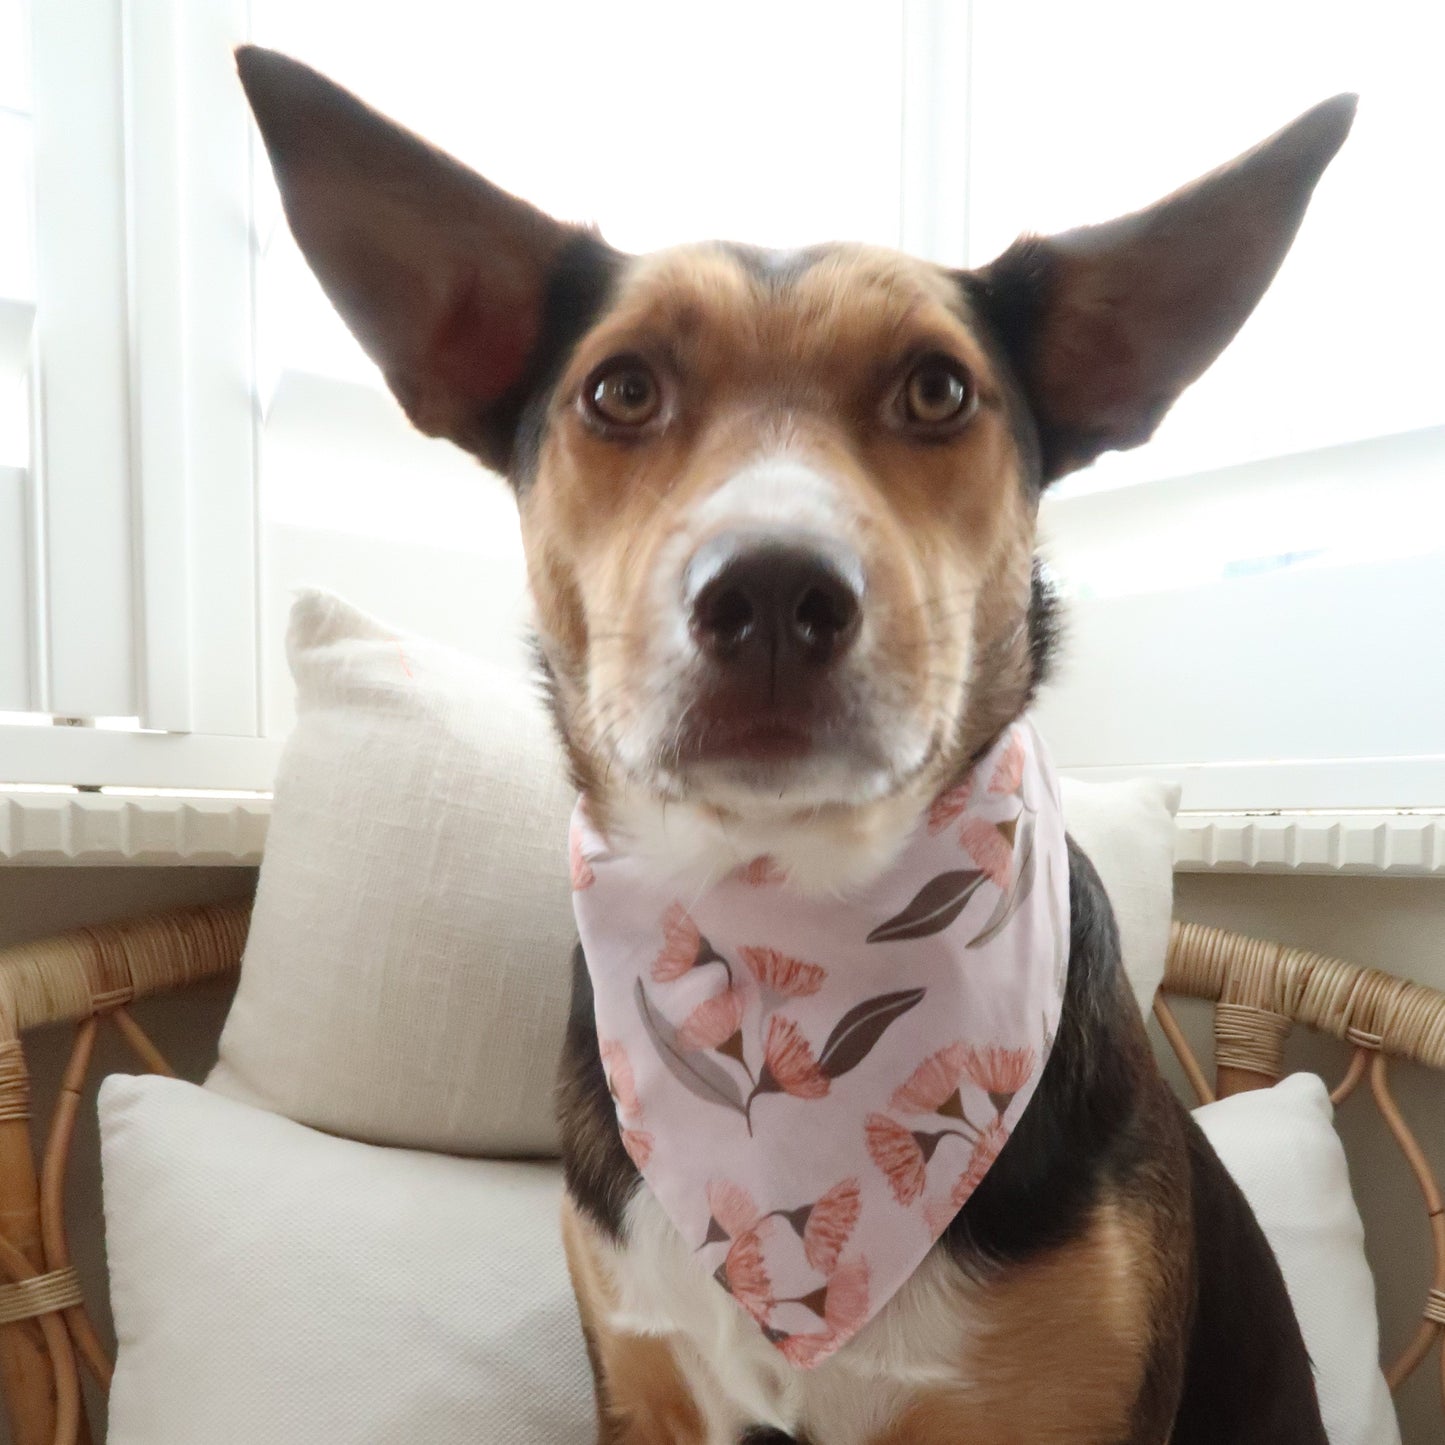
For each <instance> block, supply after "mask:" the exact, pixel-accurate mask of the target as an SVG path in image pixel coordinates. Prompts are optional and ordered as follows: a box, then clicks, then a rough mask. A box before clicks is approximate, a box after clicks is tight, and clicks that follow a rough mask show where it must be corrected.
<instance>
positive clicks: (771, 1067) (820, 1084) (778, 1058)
mask: <svg viewBox="0 0 1445 1445" xmlns="http://www.w3.org/2000/svg"><path fill="white" fill-rule="evenodd" d="M763 1071H764V1072H763V1078H762V1079H759V1081H758V1083H759V1091H760V1092H762V1093H767V1092H771V1091H770V1090H767V1089H763V1088H762V1087H761V1086H762V1084H763V1082H764V1080H768V1079H770V1080H771V1081H772V1083H773V1084H774V1085H776V1088H777V1089H781V1090H782V1091H783V1093H785V1094H791V1095H792V1096H793V1097H794V1098H795V1099H821V1098H822V1097H823V1096H824V1095H825V1094H826V1093H827V1092H828V1076H827V1075H826V1074H824V1073H823V1071H822V1069H821V1068H820V1067H819V1065H818V1061H817V1059H816V1058H814V1057H813V1050H812V1046H811V1045H810V1044H809V1043H808V1041H807V1039H805V1038H804V1037H803V1035H802V1032H801V1031H800V1030H799V1028H798V1026H797V1024H795V1023H794V1022H793V1021H792V1019H785V1018H783V1017H781V1016H780V1015H778V1014H774V1015H773V1017H772V1018H770V1019H769V1020H768V1036H767V1039H766V1041H765V1042H764V1045H763Z"/></svg>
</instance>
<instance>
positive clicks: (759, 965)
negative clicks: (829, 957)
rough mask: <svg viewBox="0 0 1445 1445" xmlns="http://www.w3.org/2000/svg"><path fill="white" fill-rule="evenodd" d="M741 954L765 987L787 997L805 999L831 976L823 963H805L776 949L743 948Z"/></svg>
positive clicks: (749, 970) (751, 971) (750, 970)
mask: <svg viewBox="0 0 1445 1445" xmlns="http://www.w3.org/2000/svg"><path fill="white" fill-rule="evenodd" d="M738 953H739V954H740V955H741V957H742V960H743V962H744V963H745V964H747V966H748V972H749V973H751V974H752V976H753V977H754V978H755V979H757V981H758V982H759V983H760V984H762V986H763V987H764V988H770V989H772V991H773V992H774V993H779V994H782V995H783V997H784V998H806V997H807V996H808V995H809V994H814V993H817V992H818V990H819V989H820V988H822V986H823V980H824V979H825V978H826V977H827V976H828V975H827V970H826V969H824V968H823V967H822V966H821V965H819V964H816V963H804V962H803V961H802V959H799V958H792V957H790V956H789V955H788V954H786V953H779V952H778V950H777V949H776V948H740V949H738Z"/></svg>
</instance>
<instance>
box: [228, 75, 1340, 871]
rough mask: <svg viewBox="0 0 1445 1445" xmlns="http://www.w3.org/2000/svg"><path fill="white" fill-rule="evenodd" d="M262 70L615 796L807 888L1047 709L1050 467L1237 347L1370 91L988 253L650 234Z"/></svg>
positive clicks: (321, 225) (878, 840)
mask: <svg viewBox="0 0 1445 1445" xmlns="http://www.w3.org/2000/svg"><path fill="white" fill-rule="evenodd" d="M239 60H240V69H241V77H242V80H243V83H244V84H245V87H246V92H247V95H248V96H249V98H250V101H251V104H252V107H253V109H254V111H255V113H256V117H257V119H258V121H259V123H260V127H261V132H262V135H263V137H264V139H265V142H266V146H267V149H268V151H269V153H270V156H271V160H272V164H273V166H274V168H275V172H276V176H277V180H278V182H279V185H280V188H281V194H282V197H283V200H284V202H285V207H286V214H287V216H288V218H289V220H290V223H291V227H292V229H293V231H294V232H295V235H296V238H297V240H298V242H299V243H300V245H301V248H302V250H303V251H304V253H305V254H306V256H307V259H308V260H309V261H310V263H311V265H312V267H313V268H314V269H315V271H316V273H317V275H318V277H319V278H320V280H321V283H322V285H323V286H324V287H325V289H326V291H327V293H328V295H329V296H330V297H331V299H332V301H333V302H334V303H335V305H336V306H337V308H338V310H339V311H340V312H341V315H342V316H343V318H344V319H345V320H346V321H347V323H348V325H349V326H350V327H351V329H352V331H353V332H354V333H355V334H356V336H357V338H358V339H359V340H360V341H361V343H362V345H363V346H364V347H365V348H366V350H367V351H368V352H369V353H370V355H371V356H372V357H373V359H374V360H375V361H376V362H377V363H378V365H379V366H380V367H381V369H382V371H383V373H384V374H385V376H386V379H387V381H388V383H389V384H390V386H391V388H392V390H393V391H394V392H395V394H396V396H397V398H398V399H399V400H400V402H401V404H402V406H403V407H404V408H405V409H406V411H407V413H408V415H409V416H410V417H411V419H412V421H413V422H414V423H415V424H416V425H417V426H418V427H419V428H420V429H421V430H422V431H424V432H427V433H429V434H432V435H436V436H445V437H448V438H450V439H451V440H453V441H454V442H456V443H457V444H458V445H459V446H462V447H464V448H465V449H467V450H468V451H470V452H472V453H474V454H475V455H476V456H477V457H479V458H480V459H481V460H482V461H483V462H485V463H486V464H487V465H488V466H491V467H493V468H495V469H497V470H499V471H501V472H504V473H505V474H506V475H507V476H508V477H509V478H510V480H511V482H512V485H513V487H514V488H515V490H516V494H517V499H518V503H519V506H520V509H521V516H522V530H523V537H524V541H525V545H526V552H527V565H528V571H529V575H530V579H531V585H532V591H533V594H534V598H535V602H536V614H537V628H538V639H539V646H540V652H541V656H542V659H543V663H544V666H545V669H546V671H547V674H548V677H549V679H550V683H551V687H552V693H553V697H554V703H555V711H556V716H557V719H558V723H559V726H560V729H561V732H562V735H563V739H564V741H565V743H566V746H567V748H568V751H569V754H570V757H571V760H572V764H573V768H574V771H575V773H576V775H577V779H578V782H579V783H580V784H581V785H582V786H583V787H585V788H586V790H587V791H588V792H589V794H590V795H591V799H592V805H593V808H594V810H595V811H596V813H597V816H598V820H599V821H600V822H602V823H603V825H604V826H606V825H608V824H609V823H616V822H622V823H624V824H625V825H626V826H627V827H628V828H629V829H630V830H631V831H632V832H633V833H634V834H635V835H636V836H637V839H638V841H639V844H640V846H651V847H653V848H654V849H656V850H657V851H658V852H659V853H661V854H663V855H664V856H666V857H667V858H668V859H669V860H670V861H671V862H672V863H673V864H675V865H676V866H678V867H679V868H686V867H689V866H691V865H694V864H701V865H706V866H708V867H715V866H717V865H718V864H719V863H724V862H733V861H738V860H745V859H747V858H751V857H753V856H756V855H757V854H759V853H764V852H767V853H771V854H773V855H774V856H775V857H777V858H779V859H780V860H781V861H782V862H783V863H784V865H785V866H786V867H788V868H789V869H790V871H792V872H793V874H794V875H795V876H796V877H798V878H799V879H801V880H802V881H804V882H808V881H812V882H815V883H819V884H821V883H824V882H827V883H835V884H836V883H840V882H846V881H849V879H850V878H853V877H858V876H862V875H863V874H865V873H866V872H868V871H869V870H871V869H873V868H876V867H877V866H878V865H879V864H880V863H881V862H882V861H884V860H885V859H886V858H887V856H888V855H889V853H890V852H891V850H892V848H893V846H894V845H896V843H897V842H899V841H900V840H901V839H902V837H903V836H905V835H906V833H907V832H908V830H909V829H910V828H911V827H912V826H913V824H914V823H915V821H916V820H917V818H918V816H919V813H920V811H921V810H922V808H923V807H925V806H926V804H927V802H928V801H929V800H930V799H931V798H932V797H933V796H935V795H936V794H937V793H938V792H939V791H940V790H941V789H942V788H944V787H945V786H947V785H948V784H949V783H950V781H952V780H953V779H954V778H956V777H957V775H958V774H959V773H960V771H961V770H963V769H964V768H965V767H966V766H967V765H968V763H969V761H970V759H972V758H973V757H974V756H975V755H976V754H977V753H978V752H979V751H980V750H982V749H983V748H985V747H986V746H987V745H988V744H989V742H990V741H991V740H992V739H993V738H994V737H995V736H996V735H997V734H998V732H999V730H1000V729H1001V728H1002V727H1003V726H1004V725H1005V724H1007V723H1008V722H1009V721H1010V720H1012V719H1013V718H1014V717H1015V716H1017V715H1018V713H1019V712H1020V711H1021V710H1022V709H1023V708H1024V707H1025V706H1026V705H1027V702H1028V700H1029V698H1030V697H1031V696H1032V693H1033V690H1034V688H1035V687H1036V685H1037V683H1038V681H1039V677H1040V671H1041V667H1042V665H1043V660H1044V656H1045V654H1046V651H1047V646H1046V643H1047V634H1048V626H1049V624H1048V617H1047V605H1046V599H1045V598H1044V597H1043V594H1042V591H1041V588H1040V585H1039V583H1038V581H1037V579H1036V578H1035V576H1034V568H1033V560H1032V559H1033V539H1034V519H1035V514H1036V510H1037V506H1038V501H1039V496H1040V494H1041V492H1042V490H1043V488H1044V487H1046V486H1047V485H1048V483H1050V482H1051V481H1053V480H1054V479H1055V478H1057V477H1059V476H1062V475H1063V474H1064V473H1066V472H1069V471H1071V470H1073V469H1074V468H1076V467H1080V466H1084V465H1087V464H1088V463H1089V462H1091V461H1092V460H1093V459H1094V458H1095V457H1096V456H1098V455H1099V454H1100V453H1101V452H1104V451H1107V450H1110V449H1113V448H1121V447H1132V446H1137V445H1138V444H1139V443H1141V442H1143V441H1145V440H1147V438H1148V437H1149V436H1150V434H1151V433H1152V432H1153V430H1154V428H1155V426H1156V425H1157V424H1158V422H1159V420H1160V418H1161V417H1162V416H1163V415H1164V413H1165V412H1166V411H1167V410H1168V408H1169V407H1170V405H1171V404H1172V403H1173V401H1174V400H1175V398H1176V397H1177V396H1178V395H1179V393H1180V392H1181V391H1182V390H1183V389H1184V387H1186V386H1187V385H1188V384H1189V383H1190V382H1191V381H1193V380H1194V379H1195V378H1196V377H1198V376H1199V375H1200V373H1201V372H1203V371H1204V369H1205V368H1206V367H1207V366H1208V365H1209V363H1210V362H1211V361H1212V360H1213V359H1214V357H1215V356H1216V355H1217V354H1218V353H1219V351H1220V350H1221V349H1222V348H1223V347H1224V346H1225V344H1226V343H1227V342H1228V341H1229V339H1230V338H1231V337H1232V336H1233V335H1234V333H1235V332H1236V331H1237V330H1238V328H1239V327H1240V325H1241V324H1242V323H1243V321H1244V319H1245V318H1246V317H1247V316H1248V314H1249V312H1250V311H1251V310H1252V308H1253V307H1254V305H1255V303H1256V302H1257V301H1258V299H1259V297H1260V295H1261V294H1262V293H1263V291H1264V289H1265V288H1266V286H1267V285H1268V284H1269V281H1270V279H1271V278H1272V277H1273V275H1274V272H1275V270H1276V268H1277V267H1278V266H1279V264H1280V262H1281V260H1282V259H1283V257H1284V254H1285V252H1286V250H1287V249H1288V247H1289V244H1290V242H1291V240H1292V239H1293V236H1294V233H1295V230H1296V228H1297V227H1298V225H1299V222H1300V219H1301V217H1302V215H1303V213H1304V209H1305V206H1306V204H1307V203H1308V200H1309V196H1310V193H1311V191H1312V190H1313V188H1314V185H1315V183H1316V181H1317V180H1318V179H1319V176H1320V174H1321V172H1322V171H1323V170H1324V168H1325V166H1326V165H1327V164H1328V162H1329V160H1330V158H1331V157H1332V156H1333V155H1334V153H1335V151H1336V150H1337V149H1338V148H1339V146H1340V144H1341V143H1342V141H1343V140H1344V137H1345V135H1346V133H1347V131H1348V129H1349V125H1350V120H1351V117H1352V115H1353V110H1354V104H1353V100H1352V98H1350V97H1338V98H1336V99H1335V100H1331V101H1327V102H1325V103H1324V104H1323V105H1320V106H1318V107H1316V108H1315V109H1314V110H1312V111H1310V112H1308V113H1307V114H1306V115H1304V116H1302V117H1301V118H1300V119H1299V120H1297V121H1295V122H1294V123H1293V124H1292V125H1290V126H1288V127H1287V128H1286V129H1285V130H1283V131H1281V132H1280V133H1279V134H1278V135H1276V136H1274V137H1272V138H1271V139H1269V140H1267V141H1265V142H1263V143H1262V144H1261V145H1259V146H1257V147H1256V148H1255V149H1254V150H1252V151H1250V152H1249V153H1248V154H1246V155H1244V156H1242V157H1240V158H1239V159H1238V160H1236V161H1234V162H1232V163H1231V164H1229V165H1227V166H1225V167H1223V168H1221V169H1220V170H1218V171H1215V172H1213V173H1212V174H1210V175H1208V176H1206V177H1204V178H1203V179H1202V180H1199V181H1196V182H1195V183H1194V184H1192V185H1190V186H1188V187H1186V188H1185V189H1183V190H1181V191H1179V192H1177V193H1176V194H1175V195H1173V196H1171V197H1169V198H1167V199H1166V200H1164V201H1162V202H1160V203H1159V204H1158V205H1156V206H1154V207H1152V208H1150V209H1148V210H1145V211H1142V212H1139V213H1137V214H1135V215H1131V216H1127V217H1124V218H1123V219H1121V220H1118V221H1114V222H1111V223H1109V224H1106V225H1101V226H1091V227H1086V228H1083V229H1080V230H1075V231H1070V232H1067V233H1065V234H1063V235H1060V236H1056V237H1052V238H1049V239H1029V240H1024V241H1021V242H1019V243H1018V244H1017V245H1015V246H1014V247H1013V248H1012V249H1011V250H1009V251H1008V252H1007V253H1006V254H1005V255H1004V256H1002V257H1001V258H1000V259H999V260H998V261H996V262H994V263H993V264H992V265H990V266H987V267H985V268H983V269H982V270H979V271H951V270H948V269H946V268H944V267H941V266H935V265H930V264H926V263H924V262H921V261H917V260H913V259H911V258H909V257H907V256H903V255H898V254H895V253H893V252H890V251H884V250H877V249H871V248H865V247H860V246H850V245H827V246H819V247H816V248H813V249H810V250H805V251H797V252H789V253H785V254H778V253H774V252H767V251H761V250H755V249H751V248H748V247H745V246H738V245H731V244H722V243H709V244H704V245H697V246H688V247H684V248H680V249H677V250H673V251H666V252H662V253H659V254H656V255H651V256H643V257H633V256H626V255H622V254H620V253H618V252H617V251H615V250H613V249H612V248H611V247H609V246H608V245H607V244H606V243H605V242H604V241H602V240H601V238H600V237H598V236H597V235H596V234H595V233H593V232H590V231H586V230H582V229H579V228H577V227H573V226H567V225H563V224H560V223H558V222H556V221H553V220H552V219H550V218H549V217H547V216H545V215H543V214H542V213H540V212H539V211H537V210H535V209H533V208H532V207H531V206H528V205H526V204H525V203H524V202H522V201H519V200H517V199H516V198H515V197H512V196H510V195H507V194H506V193H504V192H502V191H500V190H498V189H497V188H495V187H494V186H491V185H489V184H488V183H487V182H486V181H484V180H483V179H481V177H479V176H477V175H475V174H474V173H473V172H471V171H469V170H467V169H466V168H465V167H463V166H461V165H460V164H458V163H457V162H456V161H454V160H452V159H451V158H450V157H448V156H445V155H443V154H441V153H440V152H438V151H436V150H434V149H433V148H431V147H430V146H428V145H427V144H425V143H424V142H423V141H421V140H419V139H417V138H416V137H415V136H413V135H411V134H410V133H408V132H406V131H404V130H402V129H400V128H399V127H397V126H396V125H394V124H392V123H391V122H390V121H388V120H386V119H385V118H383V117H382V116H380V115H377V114H376V113H375V112H373V111H371V110H369V109H367V108H366V107H365V106H363V105H362V104H361V103H360V102H359V101H357V100H356V99H355V98H353V97H352V96H350V95H349V94H347V93H346V92H345V91H343V90H341V89H339V88H338V87H336V86H335V85H333V84H332V83H331V82H330V81H328V80H326V79H325V78H323V77H322V76H320V75H318V74H316V73H315V72H314V71H312V70H309V69H308V68H307V67H305V66H302V65H299V64H297V63H296V62H294V61H291V60H288V59H286V58H285V57H283V56H279V55H276V54H273V53H269V52H266V51H259V50H254V49H248V50H243V51H242V52H241V54H240V57H239ZM824 858H826V863H824V862H823V861H822V860H823V859H824Z"/></svg>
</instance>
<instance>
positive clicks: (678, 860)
mask: <svg viewBox="0 0 1445 1445" xmlns="http://www.w3.org/2000/svg"><path fill="white" fill-rule="evenodd" d="M927 803H928V800H927V798H925V797H919V796H913V795H911V794H902V795H899V796H897V797H893V798H887V799H883V800H881V801H880V802H877V803H872V804H869V805H867V806H865V807H861V808H837V809H830V808H816V809H808V810H807V811H806V812H804V813H798V812H794V811H789V810H786V809H783V808H777V809H769V808H763V807H760V808H758V809H755V810H749V811H747V812H731V811H726V812H725V811H722V810H720V809H714V808H711V807H708V806H706V805H702V804H697V803H690V802H667V801H663V800H659V799H657V798H655V797H652V796H648V795H644V794H640V793H631V792H623V793H621V794H620V795H619V796H617V797H616V798H615V799H614V802H613V806H612V809H611V815H610V816H611V820H612V823H613V826H614V827H615V828H616V829H617V830H618V831H619V832H620V833H622V834H625V835H626V837H627V838H628V840H629V846H630V848H631V849H632V851H633V852H635V853H636V854H637V855H638V856H640V857H643V858H646V859H647V860H648V861H649V863H650V864H651V865H652V866H653V867H654V868H655V869H656V870H657V872H658V873H659V875H661V876H670V877H672V878H674V879H676V880H677V881H678V883H679V885H680V886H684V887H685V886H689V885H691V886H694V887H704V886H706V885H707V884H708V883H711V882H715V881H716V880H717V879H719V878H722V877H724V876H726V875H727V874H728V873H731V872H733V871H734V870H735V869H737V868H740V867H743V866H745V865H746V864H748V863H750V862H751V861H752V860H753V859H755V858H760V857H767V858H770V859H771V860H772V861H773V862H774V863H775V864H776V865H777V867H778V868H779V870H780V871H782V872H784V873H786V874H787V875H788V878H789V880H790V882H791V883H792V884H793V886H794V887H796V888H797V889H799V890H800V891H802V892H805V893H825V892H830V891H835V890H841V889H846V888H851V887H855V886H858V885H860V884H863V883H867V882H870V881H871V880H872V879H874V878H876V877H878V875H879V874H881V873H883V872H884V871H885V870H886V869H887V868H888V866H889V865H890V864H891V863H892V862H893V860H894V859H895V858H896V857H897V856H898V853H899V850H900V849H901V848H902V847H903V845H904V843H905V842H906V841H907V839H908V838H909V836H910V835H911V834H912V833H913V831H914V829H915V828H916V827H917V826H918V822H919V819H920V818H921V817H922V814H923V810H924V808H926V807H927Z"/></svg>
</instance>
